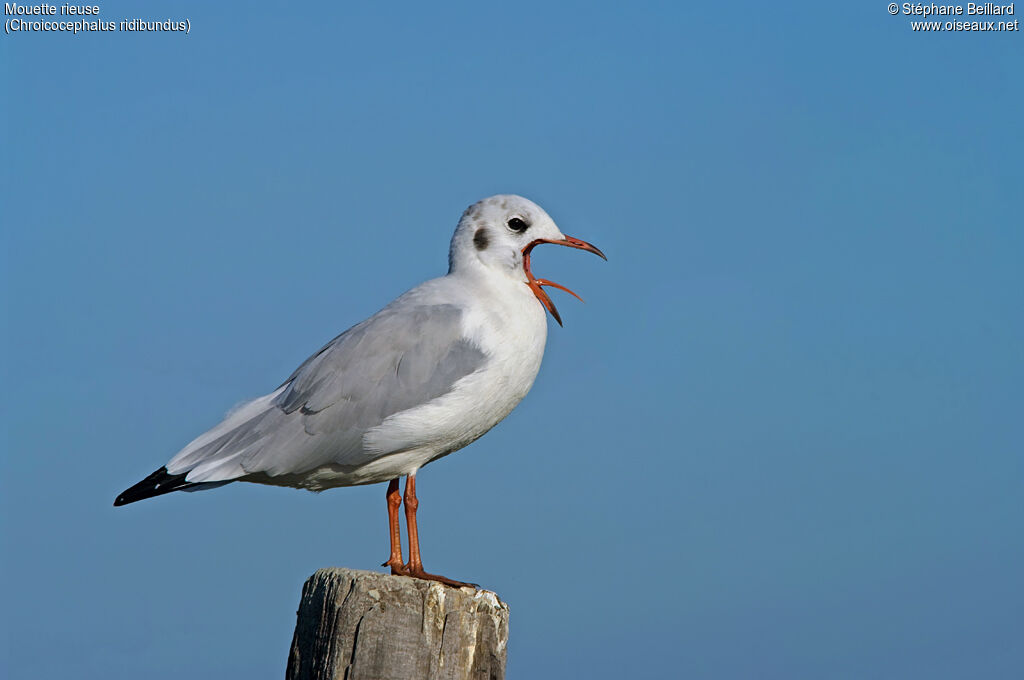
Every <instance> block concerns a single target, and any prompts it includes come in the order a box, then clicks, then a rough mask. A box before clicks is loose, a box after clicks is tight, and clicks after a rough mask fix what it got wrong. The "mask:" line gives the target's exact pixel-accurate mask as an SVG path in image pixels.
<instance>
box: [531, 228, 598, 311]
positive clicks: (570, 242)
mask: <svg viewBox="0 0 1024 680" xmlns="http://www.w3.org/2000/svg"><path fill="white" fill-rule="evenodd" d="M541 243H554V244H555V245H556V246H569V247H570V248H579V249H580V250H585V251H587V252H588V253H594V254H595V255H597V256H598V257H601V258H603V259H604V260H607V259H608V258H607V257H605V254H604V253H602V252H601V249H600V248H598V247H597V246H593V245H591V244H589V243H587V242H586V241H583V240H580V239H578V238H573V237H572V236H566V237H565V238H564V239H563V240H555V239H549V238H539V239H537V240H536V241H530V242H529V243H527V244H526V247H525V248H523V269H524V270H525V271H526V279H527V281H526V285H528V286H529V287H530V290H532V291H533V294H534V295H536V296H537V299H538V300H540V303H541V304H542V305H544V307H545V308H546V309H547V310H548V311H549V312H551V316H553V317H555V321H557V322H558V325H559V326H561V325H562V317H560V316H559V315H558V310H557V309H555V303H554V302H552V301H551V298H550V297H548V294H547V293H545V292H544V289H543V288H542V287H541V286H551V287H552V288H557V289H558V290H564V291H565V292H566V293H569V294H570V295H572V296H573V297H575V298H576V299H577V300H579V301H580V302H583V298H581V297H580V296H579V295H576V293H574V292H572V291H571V290H569V289H568V288H566V287H565V286H563V285H560V284H557V283H555V282H554V281H548V280H547V279H538V278H535V277H534V276H533V272H531V271H530V251H531V250H533V248H534V246H538V245H540V244H541Z"/></svg>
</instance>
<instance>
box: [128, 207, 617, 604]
mask: <svg viewBox="0 0 1024 680" xmlns="http://www.w3.org/2000/svg"><path fill="white" fill-rule="evenodd" d="M544 243H551V244H556V245H560V246H568V247H570V248H578V249H580V250H585V251H588V252H591V253H594V254H596V255H599V256H600V257H602V258H604V259H608V258H606V257H605V255H604V253H602V252H601V251H600V250H599V249H598V248H596V247H595V246H593V245H591V244H589V243H587V242H586V241H582V240H580V239H577V238H573V237H571V236H566V235H565V234H563V233H562V232H561V231H559V229H558V227H557V226H556V225H555V223H554V221H553V220H552V219H551V217H549V216H548V214H547V213H546V212H544V210H543V209H541V207H540V206H538V205H537V204H535V203H533V202H532V201H529V200H527V199H525V198H523V197H521V196H515V195H498V196H491V197H490V198H486V199H484V200H482V201H479V202H478V203H475V204H473V205H471V206H470V207H469V208H467V209H466V211H465V212H464V213H463V214H462V218H461V219H460V220H459V223H458V226H457V227H456V228H455V234H454V235H453V236H452V240H451V247H450V248H449V253H448V273H447V274H446V275H445V276H442V277H440V278H436V279H432V280H430V281H426V282H425V283H422V284H420V285H419V286H416V287H415V288H413V289H412V290H410V291H408V292H406V293H404V294H403V295H401V296H399V297H398V298H396V299H395V300H394V301H393V302H391V303H390V304H389V305H387V306H386V307H384V308H383V309H382V310H380V311H379V312H377V313H376V314H374V315H373V316H371V317H370V318H368V319H366V320H365V321H363V322H361V323H358V324H356V325H355V326H352V327H351V328H349V329H348V330H347V331H345V332H344V333H342V334H341V335H339V336H338V337H336V338H334V339H333V340H331V341H330V342H329V343H327V344H326V345H324V346H323V347H322V348H321V349H320V350H319V351H318V352H317V353H316V354H314V355H313V356H311V357H310V358H308V359H307V360H306V361H305V362H304V363H303V364H302V365H301V366H299V368H298V369H296V370H295V372H294V373H292V374H291V376H289V378H288V379H287V380H285V381H284V383H282V384H281V385H280V386H279V387H278V388H277V389H276V390H274V391H273V392H271V393H270V394H267V395H264V396H262V397H260V398H258V399H255V400H253V401H250V402H248V403H245V404H243V405H242V406H240V407H238V408H236V409H235V410H234V411H232V412H230V413H229V414H228V415H227V416H226V417H225V418H224V420H223V422H221V423H220V424H219V425H217V426H216V427H214V428H213V429H211V430H209V431H208V432H206V433H204V434H202V435H200V436H199V437H197V438H196V439H194V440H193V441H192V442H191V443H189V444H188V445H187V446H185V448H183V449H182V450H181V451H180V452H179V453H178V454H177V455H176V456H174V457H173V458H172V459H171V460H170V461H169V462H168V463H167V464H166V465H165V466H163V467H161V468H160V469H159V470H157V471H156V472H154V473H153V474H151V475H149V476H148V477H146V478H145V479H143V480H142V481H141V482H139V483H138V484H135V485H134V486H132V487H131V488H129V489H127V490H125V491H124V492H123V493H122V494H121V495H119V496H118V497H117V499H116V500H115V501H114V505H115V506H120V505H126V504H128V503H134V502H135V501H139V500H143V499H145V498H151V497H153V496H160V495H163V494H166V493H170V492H172V491H198V490H203V489H211V488H214V487H219V486H223V485H224V484H229V483H231V482H236V481H238V482H255V483H257V484H271V485H276V486H288V487H295V488H300V489H308V490H310V491H323V490H325V489H329V488H334V487H340V486H355V485H359V484H374V483H383V482H388V487H387V493H386V500H387V509H388V527H389V538H390V543H391V555H390V558H389V559H388V561H387V562H385V563H384V564H383V565H382V566H386V567H391V573H392V574H398V575H404V576H412V577H415V578H420V579H428V580H433V581H440V582H442V583H446V584H448V585H452V586H456V587H461V586H467V585H470V586H471V585H472V584H468V583H464V582H462V581H455V580H453V579H449V578H445V577H444V576H440V575H437V574H431V573H428V572H427V571H425V570H424V568H423V562H422V558H421V556H420V546H419V533H418V527H417V524H416V510H417V508H418V507H419V501H418V500H417V497H416V473H417V471H418V470H419V469H420V468H421V467H423V466H424V465H426V464H427V463H430V462H432V461H435V460H437V459H438V458H441V457H443V456H447V455H448V454H449V453H452V452H454V451H458V450H459V449H461V448H463V447H465V446H467V445H468V444H470V443H472V442H474V441H476V440H477V439H478V438H480V437H481V436H483V435H484V434H485V433H486V432H487V431H488V430H490V429H491V428H492V427H494V426H495V425H497V424H498V423H499V422H500V421H501V420H502V419H503V418H505V416H507V415H508V414H509V413H510V412H511V411H512V409H514V408H515V407H516V405H518V404H519V402H520V401H522V399H523V397H525V396H526V393H527V392H529V391H530V387H531V386H532V385H533V381H534V378H536V377H537V372H538V370H539V369H540V364H541V359H542V358H543V356H544V344H545V342H546V340H547V321H546V317H545V309H546V310H547V311H548V312H550V314H551V315H552V317H554V319H555V320H556V321H557V322H558V324H559V325H561V324H562V319H561V317H560V316H559V314H558V310H557V309H556V308H555V305H554V303H553V302H552V300H551V298H550V297H549V296H548V294H547V293H546V292H545V291H544V290H543V288H544V287H545V286H548V287H553V288H558V289H560V290H563V291H566V292H568V293H570V294H572V295H574V296H575V297H577V298H579V296H578V295H576V293H573V292H572V291H571V290H569V289H568V288H566V287H564V286H561V285H559V284H557V283H554V282H552V281H549V280H547V279H538V278H536V277H535V276H534V275H533V272H532V271H531V270H530V253H531V251H532V250H533V248H534V247H536V246H538V245H540V244H544ZM403 476H404V477H405V478H406V484H405V495H404V498H403V496H402V494H401V492H400V491H399V479H400V478H401V477H403ZM403 502H404V505H405V518H406V530H407V533H408V537H409V560H408V561H405V560H404V559H403V553H402V543H401V531H400V528H399V510H400V508H401V506H402V504H403Z"/></svg>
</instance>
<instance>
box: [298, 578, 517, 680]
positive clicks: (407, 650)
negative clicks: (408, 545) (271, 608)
mask: <svg viewBox="0 0 1024 680" xmlns="http://www.w3.org/2000/svg"><path fill="white" fill-rule="evenodd" d="M507 643H508V606H507V605H506V604H505V603H504V602H502V601H500V600H499V599H498V598H497V596H496V595H495V594H494V593H492V592H489V591H486V590H473V589H472V588H460V589H456V588H451V587H448V586H445V585H441V584H440V583H434V582H430V581H421V580H419V579H412V578H407V577H404V576H388V575H385V574H378V573H376V572H372V571H357V570H354V569H337V568H335V569H321V570H319V571H317V572H316V573H315V574H313V576H311V577H310V578H309V580H308V581H306V584H305V585H304V586H303V588H302V601H301V602H300V604H299V611H298V621H297V622H296V625H295V635H294V637H293V639H292V648H291V654H290V656H289V658H288V670H287V673H286V677H287V679H288V680H335V679H337V680H384V679H392V678H393V679H395V680H398V679H401V680H410V679H416V678H426V679H430V680H434V679H439V680H440V679H444V680H462V679H469V678H472V679H473V680H503V678H504V677H505V647H506V644H507Z"/></svg>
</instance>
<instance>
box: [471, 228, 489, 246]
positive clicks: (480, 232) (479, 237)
mask: <svg viewBox="0 0 1024 680" xmlns="http://www.w3.org/2000/svg"><path fill="white" fill-rule="evenodd" d="M488 243H490V240H489V239H488V238H487V230H486V229H484V228H480V229H477V230H476V233H475V234H473V245H475V246H476V249H477V250H485V249H486V248H487V244H488Z"/></svg>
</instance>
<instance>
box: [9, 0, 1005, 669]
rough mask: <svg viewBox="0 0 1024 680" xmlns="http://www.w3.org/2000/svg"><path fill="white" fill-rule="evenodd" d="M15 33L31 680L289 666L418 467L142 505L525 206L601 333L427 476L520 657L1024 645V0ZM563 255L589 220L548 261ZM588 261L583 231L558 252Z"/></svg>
mask: <svg viewBox="0 0 1024 680" xmlns="http://www.w3.org/2000/svg"><path fill="white" fill-rule="evenodd" d="M100 7H101V18H104V19H107V20H110V19H122V18H125V19H129V18H135V17H140V18H145V19H164V18H171V19H178V18H185V17H187V18H189V19H190V21H191V25H192V30H191V33H190V34H189V35H187V36H184V35H181V34H124V33H113V34H96V35H78V36H71V35H60V34H18V35H4V36H0V62H2V71H0V73H2V78H3V83H2V85H3V86H2V88H0V110H2V112H3V116H4V124H5V129H6V133H5V134H4V136H3V141H2V148H0V155H2V157H3V159H4V162H3V164H2V169H3V172H4V178H3V188H2V194H0V195H2V205H3V227H2V228H3V238H4V248H3V251H4V256H3V258H4V259H3V270H4V284H3V286H4V295H3V299H4V306H5V314H4V318H3V324H4V328H3V336H2V337H3V352H2V356H3V363H4V366H3V369H4V375H5V381H6V384H7V389H6V390H4V396H3V399H4V406H3V421H4V434H5V439H6V441H5V444H4V450H3V456H2V463H0V464H2V472H0V503H2V516H0V522H2V524H0V531H2V545H3V549H2V569H3V583H4V605H3V607H2V611H3V612H4V613H3V615H2V617H0V625H2V626H4V627H5V629H6V630H5V631H4V633H5V636H6V638H7V645H6V646H5V648H4V650H3V654H4V655H5V657H4V659H3V660H2V663H3V665H4V666H6V667H7V668H8V670H9V671H10V672H9V677H12V678H13V677H33V678H57V677H68V676H70V675H74V676H75V677H85V678H101V677H102V678H108V677H138V676H139V675H143V674H144V675H145V676H146V677H149V678H156V679H159V678H181V677H186V676H187V677H194V678H215V677H216V678H220V677H242V676H245V677H280V675H281V674H282V673H283V671H284V665H285V661H286V658H287V653H288V646H289V642H290V638H291V633H292V628H293V626H294V612H295V607H296V605H297V602H298V598H299V593H300V588H301V585H302V582H303V581H304V579H305V578H306V577H308V576H309V575H310V574H311V573H312V572H313V571H314V570H315V569H317V568H319V567H324V566H331V565H339V566H349V567H355V568H364V569H371V568H375V567H376V565H377V564H379V563H380V562H382V561H383V560H384V559H385V558H386V556H387V534H386V516H385V505H384V499H383V495H384V488H383V486H372V487H362V488H352V489H339V490H334V491H329V492H326V493H323V494H320V495H313V494H309V493H306V492H299V491H294V490H290V489H278V488H267V487H258V486H253V485H243V484H236V485H232V486H229V487H226V488H223V489H219V490H216V491H211V492H208V493H200V494H173V495H170V496H166V497H162V498H158V499H154V500H151V501H147V502H144V503H139V504H136V505H131V506H128V507H125V508H117V509H115V508H113V507H111V503H112V501H113V498H114V496H115V495H116V494H117V493H118V492H120V491H121V490H123V489H124V488H126V487H127V486H128V485H130V484H132V483H134V482H135V481H137V480H139V479H141V478H142V477H143V476H145V475H146V474H148V473H149V472H151V471H152V470H154V469H156V468H157V467H159V466H160V465H162V464H163V463H164V462H165V461H166V460H167V459H168V458H170V456H171V455H173V454H174V453H175V452H176V451H177V450H178V448H180V447H181V446H182V445H183V444H184V443H186V442H187V441H188V440H190V439H191V438H192V437H194V436H195V435H197V434H198V433H200V432H202V431H203V430H204V429H206V428H207V427H209V426H211V425H213V424H214V423H215V422H217V420H218V419H219V418H220V417H221V416H222V415H223V414H224V413H225V412H226V411H227V410H229V409H230V408H231V407H232V406H234V405H236V404H237V403H239V402H240V401H242V400H244V399H248V398H252V397H255V396H257V395H260V394H263V393H265V392H267V391H269V390H270V389H272V388H273V387H275V386H277V385H278V384H279V383H280V382H281V380H283V379H284V378H285V377H287V375H288V374H289V373H290V372H291V370H292V369H294V368H295V367H296V366H297V365H298V364H299V363H300V362H301V361H302V360H303V359H304V358H305V357H306V356H307V355H308V354H309V353H311V352H312V351H314V350H316V349H317V348H318V347H319V346H320V345H321V344H322V343H323V342H324V341H326V340H328V339H329V338H331V337H333V336H334V335H335V334H337V333H338V332H339V331H341V330H343V329H344V328H346V327H348V326H349V325H351V324H353V323H355V322H357V321H359V320H361V319H363V318H364V317H365V316H367V315H368V314H370V313H372V312H374V311H375V310H376V309H378V308H379V307H380V306H382V305H383V304H385V303H387V302H388V301H389V300H391V299H392V298H393V297H394V296H395V295H397V294H399V293H401V292H402V291H404V290H406V289H407V288H409V287H411V286H413V285H415V284H417V283H419V282H420V281H422V280H424V279H426V278H429V277H432V276H435V275H439V274H441V273H443V272H444V270H445V266H446V253H447V247H448V240H449V238H450V236H451V232H452V230H453V229H454V226H455V222H456V220H457V219H458V216H459V214H460V213H461V211H462V210H463V209H464V208H465V206H467V205H468V204H470V203H472V202H473V201H475V200H477V199H479V198H482V197H484V196H487V195H490V194H494V193H502V192H514V193H521V194H523V195H525V196H528V197H530V198H532V199H534V200H536V201H537V202H538V203H540V204H541V205H542V206H544V207H545V208H546V209H547V211H548V212H549V213H550V214H551V215H552V216H553V217H554V218H555V220H556V221H557V222H558V223H559V226H560V227H561V228H562V230H563V231H565V232H566V233H568V234H572V235H574V236H578V237H581V238H584V239H587V240H588V241H592V242H594V243H596V244H597V245H599V246H600V247H601V248H602V249H603V250H604V251H605V252H606V253H607V254H608V255H609V262H607V263H604V262H601V261H600V260H598V259H597V258H593V257H589V256H585V255H582V254H580V253H577V252H572V251H568V250H567V249H552V250H549V251H538V253H537V257H536V259H535V271H536V272H537V273H538V275H539V276H546V277H549V278H551V279H554V280H556V281H558V282H560V283H564V284H567V285H569V286H571V287H572V288H573V289H575V290H577V291H578V292H580V293H581V294H582V295H583V297H584V298H586V299H587V304H585V305H581V304H579V303H578V302H576V301H575V300H572V299H571V298H567V297H565V296H563V295H562V294H560V293H557V292H555V293H553V295H554V296H556V301H557V302H558V304H559V307H560V310H561V312H562V316H563V318H564V320H565V322H566V323H565V328H564V329H559V328H557V327H556V326H552V328H551V329H550V335H549V341H548V348H547V354H546V357H545V363H544V365H543V367H542V369H541V373H540V376H539V377H538V379H537V382H536V384H535V386H534V389H533V391H532V392H531V393H530V395H529V396H528V397H527V398H526V400H525V401H524V402H523V403H522V404H521V405H520V407H519V408H518V409H517V410H516V411H515V412H514V413H513V414H512V415H511V416H510V417H509V418H508V419H507V420H506V421H505V422H504V423H502V424H501V425H500V426H498V427H497V428H496V429H495V430H493V431H492V432H491V433H489V434H488V435H487V436H486V437H484V438H483V439H481V440H480V441H479V442H477V443H475V444H474V445H472V446H471V447H469V448H467V449H465V450H463V451H461V452H460V453H458V454H456V455H454V456H450V457H448V458H445V459H444V460H442V461H440V462H438V463H436V464H433V465H431V466H429V467H427V468H425V469H424V470H423V471H422V472H421V474H420V476H419V484H418V491H419V495H420V500H421V509H420V517H421V520H420V528H421V536H422V542H423V551H424V560H425V564H426V566H427V568H428V569H431V570H436V571H439V572H441V573H444V574H447V575H450V576H452V577H455V578H465V579H468V580H473V581H477V582H479V583H481V584H483V585H485V586H486V587H488V588H491V589H494V590H496V591H497V592H498V593H499V594H500V595H501V596H502V597H503V598H504V599H505V600H507V601H508V602H509V603H510V606H511V608H512V622H511V634H512V639H511V643H510V648H509V649H510V652H509V673H510V677H517V678H556V677H566V676H567V675H571V676H575V677H589V678H612V677H621V676H622V675H623V674H624V673H627V672H628V673H629V674H630V676H631V677H651V676H658V677H687V678H754V677H757V678H793V677H828V678H864V677H871V678H906V677H928V678H963V677H991V678H996V677H1015V676H1019V675H1020V673H1021V672H1022V669H1024V648H1022V647H1021V645H1020V640H1021V638H1022V636H1024V619H1022V617H1021V612H1022V611H1024V588H1022V586H1021V578H1020V574H1021V573H1024V502H1022V494H1021V489H1022V481H1024V469H1022V468H1024V464H1022V451H1024V424H1022V422H1024V421H1022V419H1021V417H1020V415H1021V412H1022V410H1024V409H1022V407H1024V395H1022V388H1021V385H1022V384H1024V350H1022V348H1024V315H1022V314H1021V310H1022V309H1024V275H1022V267H1021V260H1022V255H1024V237H1022V235H1021V231H1022V230H1021V227H1020V225H1021V217H1020V200H1021V185H1022V180H1024V172H1022V168H1024V165H1022V163H1021V158H1022V152H1024V137H1022V135H1021V132H1020V119H1021V112H1022V111H1024V91H1022V90H1021V88H1020V84H1019V83H1020V71H1021V67H1022V66H1024V59H1022V56H1024V50H1022V41H1021V34H1020V33H1019V32H1018V33H1000V34H995V33H977V34H972V33H946V34H930V35H925V34H915V33H913V32H912V31H911V30H910V27H909V25H908V24H909V22H908V19H907V18H906V17H892V16H890V15H889V14H888V12H887V11H886V7H885V4H884V3H844V4H828V3H826V4H822V3H791V4H789V5H787V6H786V7H772V8H768V7H767V6H765V5H764V3H743V2H738V3H731V4H729V5H728V6H726V7H720V6H716V5H715V4H714V3H700V4H694V5H690V6H680V5H679V3H640V4H636V5H634V6H630V7H626V6H625V5H623V4H621V3H614V4H613V3H572V4H568V3H567V4H561V5H558V6H552V5H551V4H550V3H515V4H504V5H500V4H480V3H459V4H445V5H436V4H434V5H431V4H423V3H415V4H402V3H386V4H383V5H381V4H377V5H373V4H370V3H359V4H353V3H303V4H301V5H295V6H292V7H287V8H286V6H284V5H281V4H277V3H275V4H269V3H249V4H248V5H247V6H246V7H245V8H244V9H237V8H232V9H227V8H225V7H213V6H211V4H210V3H199V2H180V3H175V2H164V1H161V2H159V3H156V4H152V3H151V4H149V5H147V6H146V8H144V9H139V7H138V5H137V4H136V3H126V2H104V3H102V4H101V5H100ZM555 250H557V251H559V252H554V251H555ZM563 250H564V251H565V252H561V251H563Z"/></svg>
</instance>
